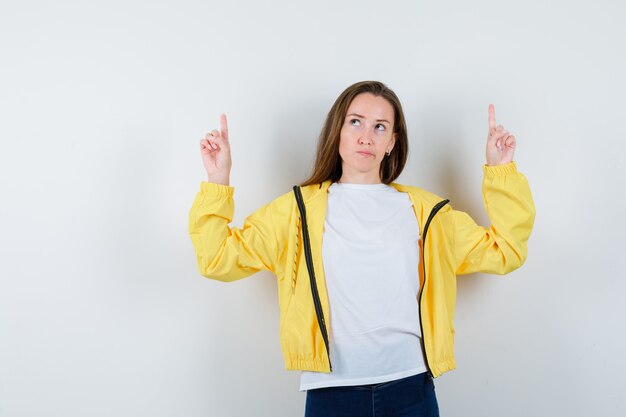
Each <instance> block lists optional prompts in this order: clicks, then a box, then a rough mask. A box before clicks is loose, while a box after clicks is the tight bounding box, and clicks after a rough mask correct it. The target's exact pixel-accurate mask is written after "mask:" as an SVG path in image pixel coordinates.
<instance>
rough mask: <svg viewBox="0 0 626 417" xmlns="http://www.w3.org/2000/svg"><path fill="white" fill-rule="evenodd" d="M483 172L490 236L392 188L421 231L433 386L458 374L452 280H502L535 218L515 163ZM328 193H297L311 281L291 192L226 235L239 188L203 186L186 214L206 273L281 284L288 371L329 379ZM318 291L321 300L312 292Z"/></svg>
mask: <svg viewBox="0 0 626 417" xmlns="http://www.w3.org/2000/svg"><path fill="white" fill-rule="evenodd" d="M483 170H484V180H483V200H484V204H485V208H486V210H487V214H488V216H489V219H490V221H491V224H492V225H491V227H490V228H484V227H482V226H478V225H477V224H476V223H475V222H474V221H473V220H472V218H471V217H470V216H469V215H468V214H466V213H464V212H461V211H457V210H453V209H452V208H451V207H450V205H449V204H447V203H448V201H447V200H443V201H442V199H441V198H439V197H437V196H436V195H434V194H432V193H429V192H427V191H425V190H422V189H420V188H418V187H413V186H407V185H401V184H397V183H391V184H390V185H391V186H393V187H395V188H396V189H397V190H398V191H401V192H405V193H407V194H408V195H409V198H410V199H411V201H412V203H413V208H414V210H415V215H416V217H417V221H418V225H419V227H420V242H419V245H420V250H421V256H420V265H419V274H420V284H421V290H420V296H419V305H420V309H419V310H420V321H421V326H422V335H423V337H422V343H423V348H424V352H425V354H426V365H427V367H428V369H429V371H430V373H431V375H433V376H434V377H438V376H439V375H441V374H442V373H444V372H446V371H449V370H451V369H454V368H455V366H456V363H455V359H454V307H455V301H456V275H457V274H469V273H472V272H489V273H494V274H505V273H507V272H510V271H513V270H514V269H516V268H518V267H519V266H521V265H522V264H523V263H524V261H525V259H526V254H527V249H526V243H527V241H528V237H529V235H530V231H531V229H532V227H533V223H534V219H535V207H534V204H533V200H532V196H531V193H530V189H529V187H528V182H527V181H526V178H525V177H524V176H523V175H522V174H521V173H520V172H518V171H517V167H516V165H515V162H511V163H509V164H506V165H500V166H491V167H490V166H486V165H485V166H484V167H483ZM330 184H331V182H330V181H325V182H323V183H321V184H316V185H310V186H305V187H301V194H302V197H303V202H304V206H305V207H306V212H305V213H306V216H305V219H306V222H307V226H308V234H309V241H310V247H311V252H312V265H313V269H314V276H315V281H314V280H313V279H311V277H310V275H309V271H308V269H307V264H306V260H305V253H304V246H303V244H304V241H303V230H302V220H301V216H300V211H299V209H298V205H297V203H296V199H295V197H294V193H293V192H288V193H285V194H283V195H281V196H279V197H278V198H276V199H275V200H273V201H272V202H270V203H268V204H266V205H265V206H263V207H261V208H259V209H258V210H256V211H255V212H254V213H253V214H251V215H250V216H248V217H247V218H246V219H245V221H244V224H243V227H242V228H237V227H229V223H230V222H231V220H232V218H233V214H234V201H233V192H234V187H232V186H225V185H220V184H214V183H209V182H201V184H200V191H199V192H198V194H197V196H196V198H195V200H194V203H193V205H192V207H191V211H190V213H189V233H190V236H191V240H192V242H193V246H194V248H195V251H196V257H197V265H198V270H199V272H200V274H202V275H203V276H205V277H207V278H212V279H217V280H220V281H235V280H238V279H241V278H244V277H247V276H249V275H251V274H254V273H255V272H258V271H259V270H268V271H272V272H273V273H274V274H275V275H276V277H277V278H278V302H279V305H280V342H281V347H282V351H283V355H284V358H285V366H286V368H287V369H290V370H295V369H299V370H307V371H318V372H331V370H332V368H331V363H330V360H329V349H332V346H330V347H329V346H328V337H327V334H328V333H329V332H330V329H328V328H327V326H328V322H325V321H324V317H329V303H328V294H327V292H326V283H325V278H324V268H323V263H322V258H321V253H322V252H321V248H322V235H323V229H324V220H325V217H326V202H327V191H328V187H329V186H330ZM433 209H434V210H433ZM429 218H430V221H429ZM426 227H427V230H426V233H425V228H426ZM424 242H425V243H424ZM424 261H425V262H424ZM312 283H313V284H312ZM312 285H315V286H316V287H317V291H312ZM315 292H316V293H318V294H315V295H317V298H318V299H316V300H314V296H313V294H314V293H315ZM316 303H318V311H317V312H316V306H315V304H316ZM319 305H321V311H320V308H319ZM318 315H321V317H319V319H318ZM318 323H319V324H318Z"/></svg>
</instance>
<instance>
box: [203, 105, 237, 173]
mask: <svg viewBox="0 0 626 417" xmlns="http://www.w3.org/2000/svg"><path fill="white" fill-rule="evenodd" d="M200 153H201V154H202V163H203V164H204V169H206V173H207V176H208V181H209V182H214V183H217V184H223V185H229V180H230V167H231V165H232V161H231V158H230V143H229V142H228V124H227V120H226V115H225V114H222V115H221V116H220V130H217V129H213V130H212V131H210V132H209V133H207V134H206V135H204V139H202V140H200Z"/></svg>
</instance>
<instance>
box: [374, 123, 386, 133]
mask: <svg viewBox="0 0 626 417" xmlns="http://www.w3.org/2000/svg"><path fill="white" fill-rule="evenodd" d="M376 128H377V129H378V130H380V131H381V132H384V131H385V130H386V129H387V128H386V127H385V125H384V124H382V123H378V124H377V125H376Z"/></svg>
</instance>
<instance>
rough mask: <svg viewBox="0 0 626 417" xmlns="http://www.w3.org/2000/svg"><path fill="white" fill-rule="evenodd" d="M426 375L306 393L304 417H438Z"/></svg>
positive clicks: (432, 391) (429, 380)
mask: <svg viewBox="0 0 626 417" xmlns="http://www.w3.org/2000/svg"><path fill="white" fill-rule="evenodd" d="M438 416H439V406H438V405H437V397H436V396H435V384H434V383H433V379H432V378H431V377H430V376H429V375H428V373H427V372H424V373H422V374H417V375H413V376H409V377H406V378H401V379H397V380H395V381H389V382H381V383H379V384H370V385H356V386H343V387H326V388H316V389H311V390H307V392H306V406H305V411H304V417H438Z"/></svg>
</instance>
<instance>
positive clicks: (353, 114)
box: [346, 113, 391, 124]
mask: <svg viewBox="0 0 626 417" xmlns="http://www.w3.org/2000/svg"><path fill="white" fill-rule="evenodd" d="M348 116H356V117H360V118H361V119H367V117H365V116H361V115H360V114H357V113H350V114H348V115H346V117H348ZM376 121H377V122H387V123H389V124H391V122H389V120H386V119H376Z"/></svg>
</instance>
